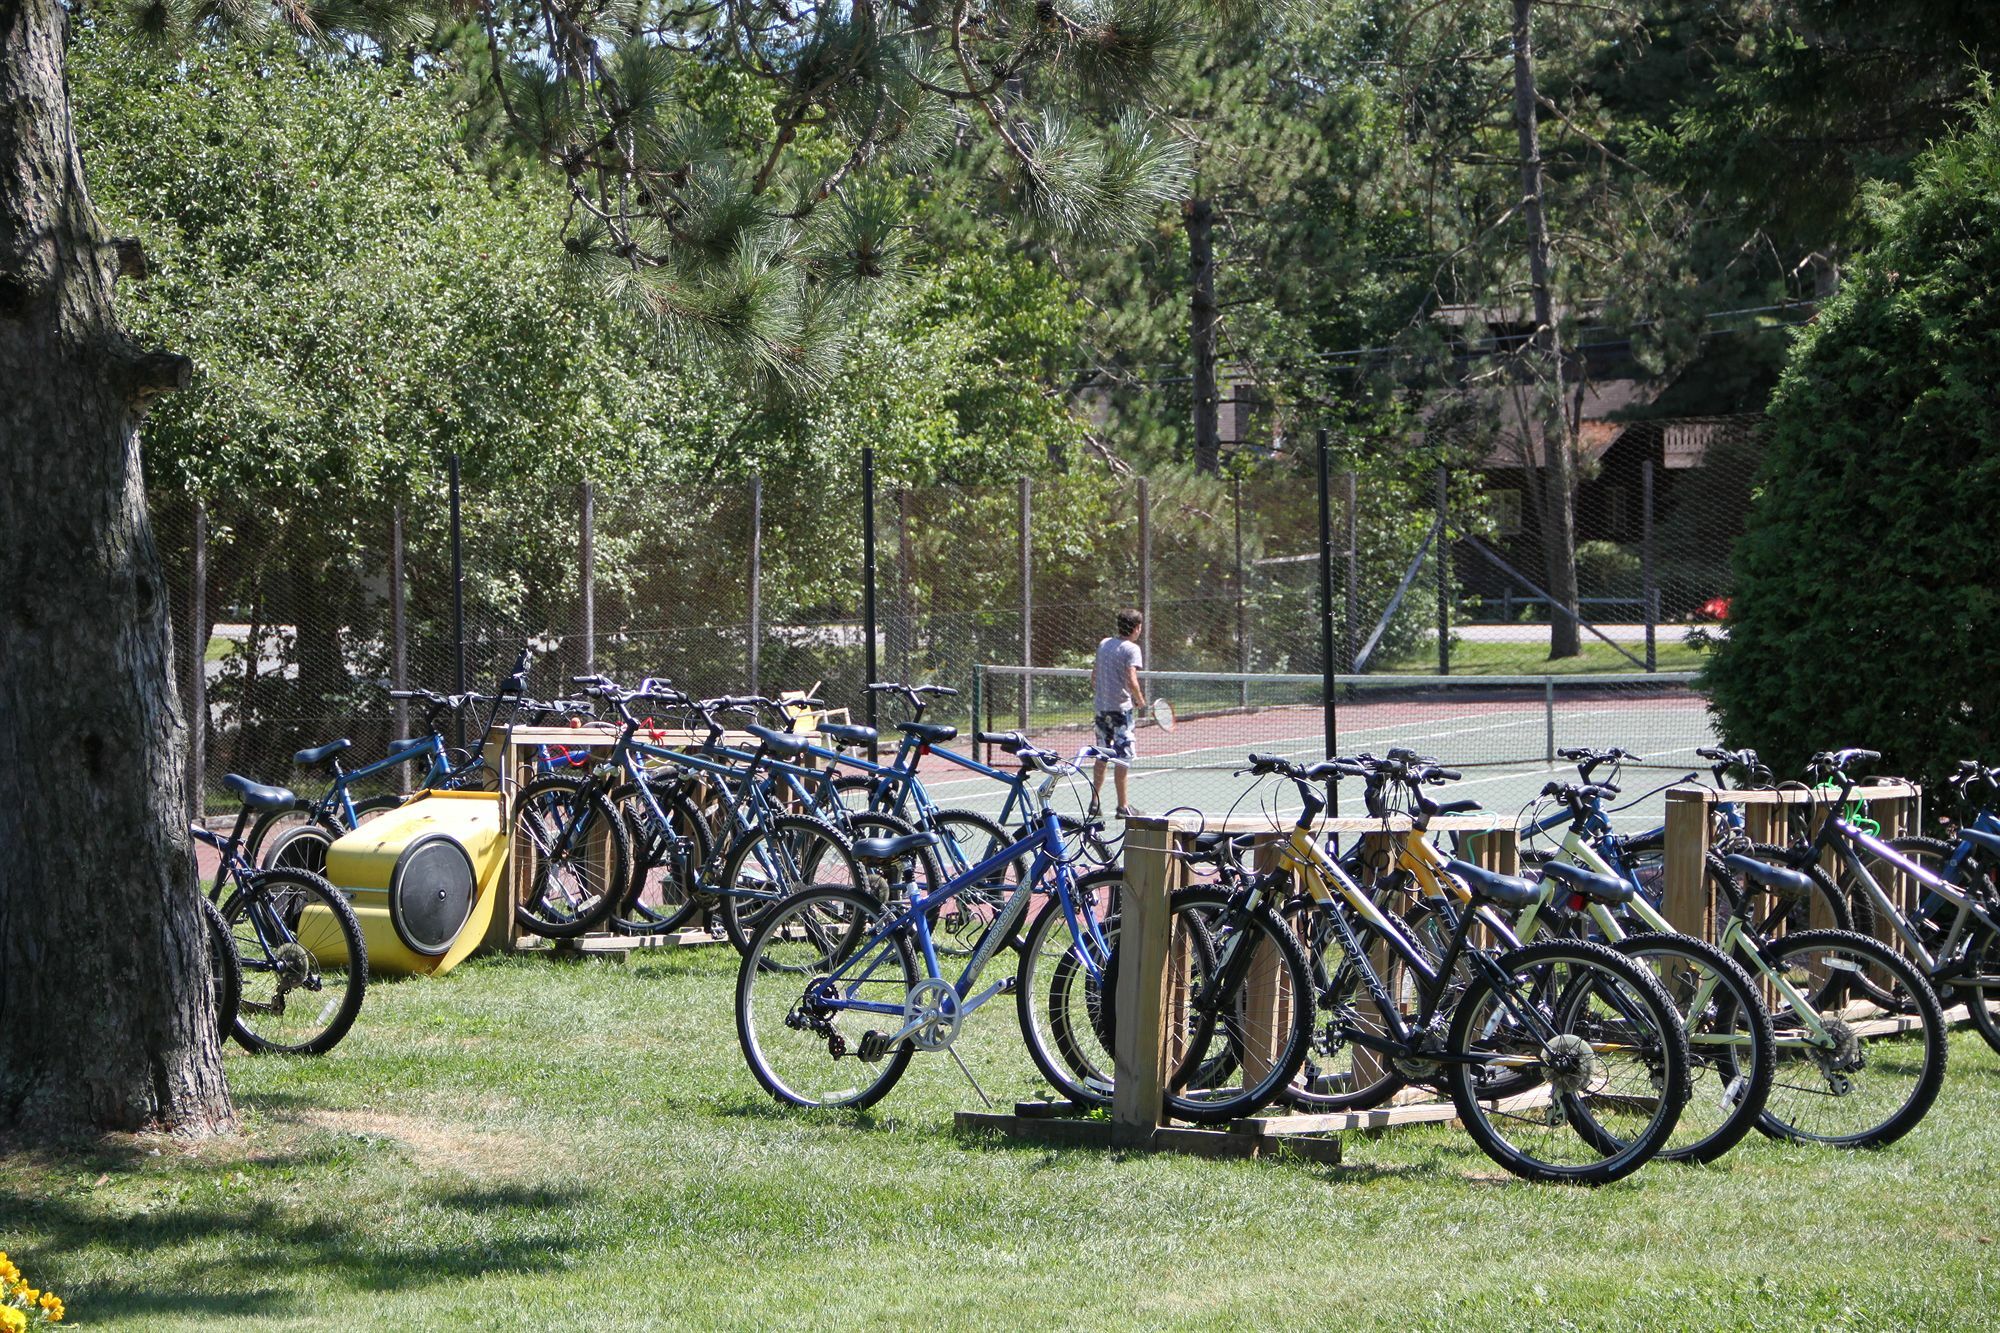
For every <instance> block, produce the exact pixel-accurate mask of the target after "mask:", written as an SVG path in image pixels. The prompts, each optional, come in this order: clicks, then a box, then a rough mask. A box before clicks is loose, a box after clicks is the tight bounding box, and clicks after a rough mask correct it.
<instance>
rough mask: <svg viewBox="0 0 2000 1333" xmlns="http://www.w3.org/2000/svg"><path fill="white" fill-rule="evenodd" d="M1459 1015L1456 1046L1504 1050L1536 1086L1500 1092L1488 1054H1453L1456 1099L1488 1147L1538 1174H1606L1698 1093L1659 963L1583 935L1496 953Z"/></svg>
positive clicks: (1571, 1177) (1458, 1049) (1619, 1170)
mask: <svg viewBox="0 0 2000 1333" xmlns="http://www.w3.org/2000/svg"><path fill="white" fill-rule="evenodd" d="M1495 961H1496V962H1497V963H1498V965H1499V968H1500V970H1501V972H1502V974H1503V979H1502V980H1501V981H1499V982H1498V983H1496V981H1495V979H1494V978H1493V977H1491V976H1489V975H1487V973H1486V972H1485V971H1483V970H1481V971H1480V972H1479V973H1478V975H1476V976H1475V977H1474V978H1473V981H1472V984H1471V985H1470V986H1468V987H1467V988H1466V992H1465V995H1464V996H1463V998H1462V999H1461V1000H1460V1001H1459V1004H1458V1008H1457V1010H1456V1012H1454V1013H1453V1015H1452V1022H1451V1032H1450V1035H1449V1037H1448V1038H1447V1041H1448V1046H1447V1050H1448V1051H1449V1053H1450V1054H1452V1055H1453V1056H1454V1057H1464V1056H1472V1057H1478V1059H1479V1060H1480V1061H1484V1062H1492V1061H1501V1062H1505V1063H1506V1064H1507V1065H1510V1066H1513V1067H1517V1068H1520V1069H1523V1070H1525V1071H1527V1072H1529V1073H1530V1074H1532V1075H1533V1076H1534V1082H1535V1086H1533V1087H1531V1088H1529V1089H1528V1090H1527V1091H1525V1092H1519V1093H1515V1094H1513V1095H1511V1096H1507V1097H1498V1098H1496V1097H1491V1096H1490V1095H1489V1093H1488V1092H1487V1090H1486V1087H1485V1086H1484V1084H1483V1082H1482V1080H1481V1079H1480V1077H1479V1072H1478V1071H1479V1069H1480V1064H1478V1063H1459V1062H1457V1061H1456V1059H1454V1061H1452V1062H1448V1063H1447V1064H1446V1065H1445V1074H1446V1079H1447V1082H1448V1083H1449V1085H1450V1087H1451V1097H1452V1102H1453V1104H1454V1105H1456V1106H1457V1108H1458V1114H1459V1118H1460V1120H1461V1121H1463V1122H1464V1125H1465V1129H1466V1133H1467V1134H1469V1135H1470V1136H1471V1137H1472V1140H1473V1142H1474V1143H1476V1144H1478V1145H1479V1147H1480V1149H1481V1150H1482V1151H1484V1152H1485V1153H1486V1155H1487V1156H1489V1157H1491V1158H1492V1159H1493V1160H1494V1161H1496V1162H1498V1163H1499V1164H1500V1165H1501V1166H1503V1167H1505V1168H1506V1169H1507V1170H1509V1171H1511V1172H1513V1173H1514V1174H1515V1175H1517V1176H1521V1177H1523V1178H1524V1179H1528V1180H1546V1181H1566V1182H1570V1183H1574V1184H1587V1185H1601V1184H1606V1183H1608V1182H1610V1181H1614V1180H1619V1179H1622V1178H1623V1177H1625V1176H1627V1175H1630V1174H1631V1173H1632V1172H1634V1171H1636V1170H1638V1169H1639V1168H1640V1167H1641V1166H1643V1165H1645V1164H1646V1162H1647V1161H1648V1160H1650V1159H1651V1158H1652V1157H1653V1155H1654V1154H1655V1153H1657V1152H1658V1151H1659V1150H1660V1149H1661V1148H1662V1147H1664V1146H1665V1145H1666V1142H1667V1139H1668V1137H1669V1136H1670V1135H1671V1134H1672V1133H1673V1130H1674V1123H1675V1121H1676V1120H1677V1119H1678V1118H1679V1116H1680V1111H1681V1105H1682V1103H1683V1102H1685V1101H1686V1100H1687V1089H1688V1044H1687V1034H1686V1033H1685V1032H1684V1031H1683V1030H1682V1027H1681V1021H1680V1015H1679V1014H1678V1013H1676V1012H1675V1010H1674V1006H1673V1001H1672V1000H1670V999H1669V998H1668V997H1667V994H1666V992H1665V991H1664V990H1662V989H1661V987H1660V983H1659V982H1658V981H1656V980H1655V979H1654V978H1653V975H1652V973H1650V972H1648V971H1647V970H1646V969H1645V968H1643V967H1641V966H1640V965H1638V964H1637V963H1634V962H1633V961H1631V960H1630V959H1627V958H1625V957H1623V956H1622V955H1620V954H1617V953H1615V952H1613V951H1612V950H1610V949H1608V948H1606V947H1604V946H1603V945H1601V944H1592V943H1588V942H1586V941H1582V940H1550V941H1546V942H1543V943H1539V944H1531V945H1528V946H1526V947H1525V948H1521V949H1515V950H1511V951H1510V952H1508V953H1506V954H1504V955H1502V956H1501V957H1500V958H1498V959H1497V960H1495Z"/></svg>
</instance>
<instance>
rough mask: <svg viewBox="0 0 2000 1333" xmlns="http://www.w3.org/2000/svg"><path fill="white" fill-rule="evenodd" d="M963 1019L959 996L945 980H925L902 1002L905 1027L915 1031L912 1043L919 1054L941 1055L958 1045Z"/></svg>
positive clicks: (910, 1041)
mask: <svg viewBox="0 0 2000 1333" xmlns="http://www.w3.org/2000/svg"><path fill="white" fill-rule="evenodd" d="M963 1017H964V1015H963V1014H962V1012H961V1011H960V1009H959V1004H958V992H957V991H956V990H954V989H952V985H951V983H950V982H949V981H946V980H944V979H943V978H942V977H926V978H924V979H923V980H922V981H919V982H918V983H917V984H916V985H914V986H912V987H910V993H909V995H908V996H906V997H905V998H904V1000H903V1026H904V1027H905V1028H911V1029H912V1030H911V1032H910V1035H909V1038H908V1040H909V1043H910V1044H911V1045H912V1046H914V1047H916V1048H917V1049H918V1050H920V1051H942V1050H944V1049H945V1048H947V1047H949V1046H950V1045H951V1044H952V1043H953V1042H955V1041H957V1040H958V1027H959V1023H960V1022H961V1020H962V1019H963Z"/></svg>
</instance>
